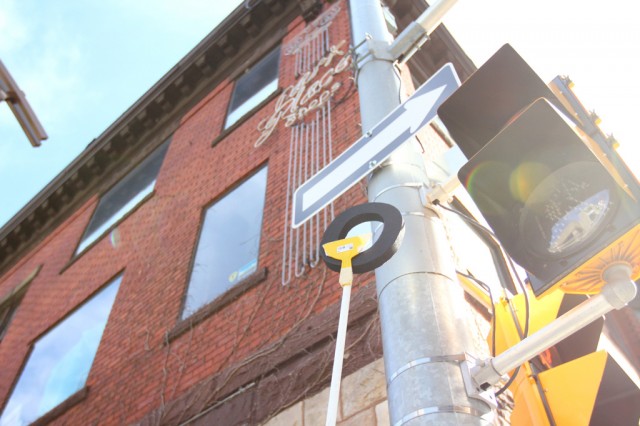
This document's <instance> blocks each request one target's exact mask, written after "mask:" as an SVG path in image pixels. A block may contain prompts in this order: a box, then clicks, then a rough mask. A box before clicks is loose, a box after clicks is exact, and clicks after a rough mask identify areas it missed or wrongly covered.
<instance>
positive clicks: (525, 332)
mask: <svg viewBox="0 0 640 426" xmlns="http://www.w3.org/2000/svg"><path fill="white" fill-rule="evenodd" d="M433 204H434V205H436V206H438V207H440V208H442V209H444V210H446V211H449V212H451V213H454V214H456V215H458V216H460V217H461V218H462V219H464V220H465V221H466V222H467V223H469V224H471V225H473V226H475V227H476V228H478V229H479V230H481V231H482V232H484V233H486V234H488V235H490V236H491V237H492V238H493V239H494V241H495V242H496V243H497V244H500V241H499V240H498V237H497V236H496V235H495V233H494V232H493V231H491V230H490V229H488V228H487V227H485V226H483V225H482V224H480V223H479V222H478V221H477V220H475V219H474V218H472V217H469V216H467V215H466V214H464V213H462V212H459V211H457V210H455V209H452V208H449V207H447V206H444V205H442V203H441V202H440V200H435V201H434V202H433ZM506 257H507V260H508V262H509V266H510V267H511V270H512V271H514V273H515V275H516V281H517V282H518V285H519V287H520V290H521V291H522V293H523V297H524V299H525V325H524V330H522V331H520V328H519V327H516V328H517V329H518V334H520V340H523V339H525V338H526V337H527V336H528V335H529V319H530V305H529V303H530V301H529V295H528V294H527V289H526V287H525V285H524V283H523V282H522V279H521V278H520V276H519V275H518V273H517V272H516V268H515V264H514V262H513V260H512V259H511V257H510V256H506ZM463 276H464V274H463ZM469 278H471V279H474V280H475V281H476V282H478V283H480V281H479V280H477V279H475V277H472V276H469ZM482 284H484V285H485V286H486V284H485V283H482ZM482 284H481V286H482ZM509 307H510V309H511V311H512V313H514V312H513V307H512V306H511V304H509ZM515 319H517V316H516V318H514V320H515ZM492 322H493V336H492V346H493V347H492V353H493V355H492V356H495V331H496V327H495V325H496V318H495V311H494V312H493V321H492ZM516 325H517V323H516ZM520 368H521V366H520V365H519V366H518V367H517V368H516V369H515V370H514V371H513V374H512V375H511V377H509V380H507V382H506V383H505V384H504V385H503V386H502V387H501V388H500V389H498V390H497V391H496V392H495V396H496V397H497V396H500V395H501V394H503V393H504V392H505V391H506V390H507V389H508V388H509V386H511V385H512V384H513V381H514V380H515V379H516V376H517V375H518V373H519V372H520Z"/></svg>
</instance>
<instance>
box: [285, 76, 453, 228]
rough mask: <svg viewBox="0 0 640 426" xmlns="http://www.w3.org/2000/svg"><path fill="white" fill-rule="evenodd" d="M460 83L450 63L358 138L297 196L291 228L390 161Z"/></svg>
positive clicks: (301, 189)
mask: <svg viewBox="0 0 640 426" xmlns="http://www.w3.org/2000/svg"><path fill="white" fill-rule="evenodd" d="M459 86H460V80H459V79H458V76H457V74H456V72H455V70H454V69H453V66H452V65H451V64H446V65H445V66H444V67H442V68H441V69H440V70H439V71H438V72H437V73H436V74H434V75H433V76H432V77H431V78H430V79H429V80H427V82H426V83H424V84H423V85H422V86H420V88H419V89H418V90H416V91H415V93H414V94H413V95H411V97H410V98H409V99H407V100H405V101H404V102H403V103H402V104H400V105H398V106H397V107H396V108H395V109H394V110H393V111H391V112H390V113H389V115H387V116H386V117H385V118H384V119H382V121H380V122H379V123H378V124H377V125H376V126H375V127H374V128H373V129H371V131H370V132H368V133H367V134H366V135H364V136H362V137H361V138H360V139H358V140H357V141H356V142H355V143H354V144H353V145H351V146H350V147H349V148H347V149H346V150H345V151H344V152H343V153H342V154H340V155H339V156H338V157H336V158H335V159H334V160H333V161H332V162H331V163H329V164H328V165H327V166H326V167H325V168H324V169H322V170H320V171H319V172H318V173H316V174H315V175H314V176H312V177H311V178H310V179H309V180H307V181H306V182H305V183H303V184H302V185H301V186H300V187H299V188H298V189H297V190H296V192H295V193H294V194H293V218H292V220H291V226H293V227H294V228H297V227H299V226H300V225H302V224H303V223H304V222H306V221H307V220H308V219H310V218H311V217H312V216H313V215H314V214H316V213H317V212H319V211H320V210H321V209H322V208H323V207H325V206H326V205H327V204H329V203H330V202H332V201H333V200H335V199H336V198H338V197H339V196H340V195H342V194H343V193H344V192H345V191H346V190H347V189H349V188H351V187H352V186H353V185H354V184H355V183H356V182H358V181H359V180H360V179H362V178H363V177H365V176H366V175H367V174H368V173H371V170H372V169H373V168H375V166H376V165H378V164H380V163H381V162H382V161H384V160H386V159H387V158H388V157H389V156H390V155H391V153H392V152H393V151H394V150H395V149H396V148H398V147H399V146H400V145H401V144H402V143H404V142H405V141H406V140H408V139H409V138H410V137H412V136H413V135H415V134H416V133H417V132H418V131H419V130H420V129H422V128H423V127H424V126H426V125H427V124H429V122H430V121H431V120H433V118H434V117H435V116H436V111H437V109H438V107H439V106H440V104H441V103H442V102H444V101H445V99H447V98H448V97H449V95H451V94H452V93H453V92H454V91H455V90H456V89H457V88H458V87H459Z"/></svg>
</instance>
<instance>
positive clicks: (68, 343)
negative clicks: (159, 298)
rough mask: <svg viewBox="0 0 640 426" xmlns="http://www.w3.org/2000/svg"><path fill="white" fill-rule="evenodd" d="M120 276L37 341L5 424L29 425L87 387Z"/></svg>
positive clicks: (5, 414)
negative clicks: (88, 377) (86, 383)
mask: <svg viewBox="0 0 640 426" xmlns="http://www.w3.org/2000/svg"><path fill="white" fill-rule="evenodd" d="M120 281H121V276H119V277H117V278H115V279H114V280H113V281H111V282H110V283H109V284H108V285H107V286H106V287H104V288H103V289H102V290H100V291H99V292H98V293H96V294H95V295H94V296H93V297H91V298H90V299H89V300H88V301H86V302H85V303H83V304H82V305H81V306H80V307H79V308H77V309H76V310H75V311H74V312H73V313H71V314H70V315H68V316H67V317H66V318H65V319H63V320H62V322H60V323H58V324H57V325H56V326H55V327H53V328H52V329H51V330H49V331H48V332H47V333H46V334H44V335H42V336H41V337H40V338H39V339H38V340H36V342H35V344H34V345H33V350H32V351H31V354H30V355H29V357H28V359H27V362H26V364H25V366H24V369H23V370H22V373H21V374H20V378H19V379H18V382H17V384H16V386H15V387H14V389H13V392H11V396H10V397H9V401H8V402H7V405H6V407H5V409H4V411H3V413H2V417H0V425H2V426H5V425H27V424H29V423H31V422H33V421H34V420H36V419H37V418H39V417H41V416H42V415H43V414H45V413H47V412H48V411H50V410H51V409H52V408H54V407H56V406H57V405H58V404H60V403H61V402H63V401H64V400H65V399H67V398H69V397H70V396H71V395H73V394H74V393H76V392H78V391H79V390H81V389H82V388H83V387H84V385H85V382H86V380H87V376H88V375H89V370H90V368H91V364H92V363H93V358H94V357H95V355H96V351H97V350H98V344H99V343H100V338H101V337H102V332H103V331H104V328H105V325H106V324H107V318H108V317H109V313H110V312H111V306H112V305H113V301H114V300H115V297H116V293H117V292H118V287H119V285H120Z"/></svg>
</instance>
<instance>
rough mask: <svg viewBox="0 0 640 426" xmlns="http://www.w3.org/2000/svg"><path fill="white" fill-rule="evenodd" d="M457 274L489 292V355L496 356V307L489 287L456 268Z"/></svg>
mask: <svg viewBox="0 0 640 426" xmlns="http://www.w3.org/2000/svg"><path fill="white" fill-rule="evenodd" d="M456 273H457V274H460V275H462V276H463V277H465V278H468V279H470V280H473V281H475V282H476V283H477V284H478V285H479V286H480V287H482V288H483V289H485V290H486V291H487V293H489V299H490V300H491V325H492V327H491V331H492V332H491V356H496V309H495V306H494V304H493V294H492V293H491V287H489V285H488V284H486V283H485V282H484V281H482V280H480V279H479V278H476V277H474V276H473V275H470V274H465V273H464V272H461V271H458V270H456Z"/></svg>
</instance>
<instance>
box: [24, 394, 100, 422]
mask: <svg viewBox="0 0 640 426" xmlns="http://www.w3.org/2000/svg"><path fill="white" fill-rule="evenodd" d="M88 394H89V387H88V386H85V387H83V388H82V389H80V390H79V391H78V392H76V393H74V394H73V395H71V396H70V397H69V398H67V399H65V400H64V401H62V402H61V403H60V404H58V405H57V406H55V407H54V408H52V409H51V410H49V411H47V412H46V413H45V414H43V415H42V416H41V417H38V419H36V421H34V422H33V423H31V425H30V426H44V425H47V424H49V423H51V422H52V421H53V420H55V419H57V418H58V417H60V416H61V415H63V414H64V413H65V412H66V411H67V410H69V409H70V408H72V407H74V406H76V405H77V404H79V403H81V402H82V401H84V400H85V399H86V398H87V395H88Z"/></svg>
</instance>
